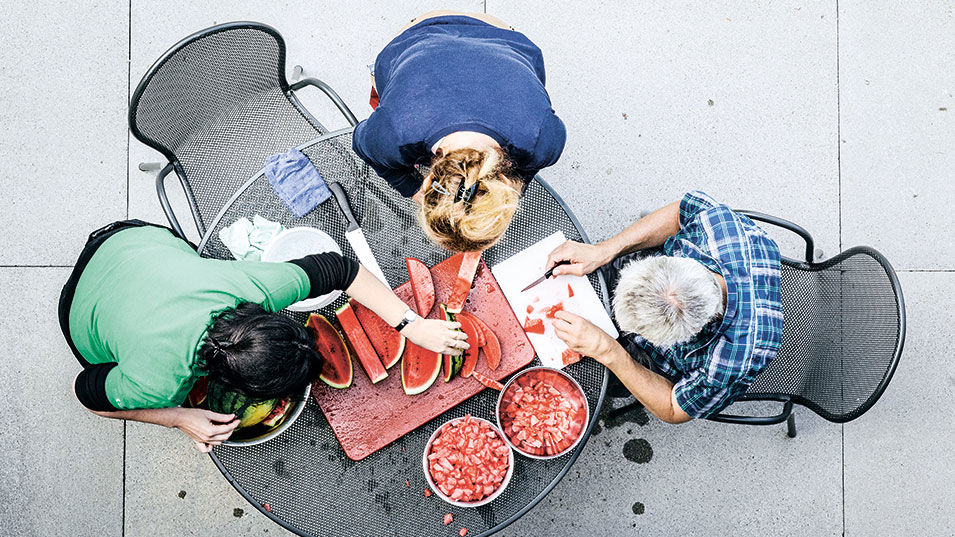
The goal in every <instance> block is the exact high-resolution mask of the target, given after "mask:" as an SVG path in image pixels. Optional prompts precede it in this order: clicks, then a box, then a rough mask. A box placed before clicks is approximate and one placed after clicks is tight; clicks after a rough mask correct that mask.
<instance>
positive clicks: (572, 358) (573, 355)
mask: <svg viewBox="0 0 955 537" xmlns="http://www.w3.org/2000/svg"><path fill="white" fill-rule="evenodd" d="M581 358H582V356H581V355H580V353H579V352H577V351H574V350H572V349H564V352H563V353H562V354H561V355H560V359H561V362H563V363H564V365H570V364H576V363H577V362H579V361H580V359H581Z"/></svg>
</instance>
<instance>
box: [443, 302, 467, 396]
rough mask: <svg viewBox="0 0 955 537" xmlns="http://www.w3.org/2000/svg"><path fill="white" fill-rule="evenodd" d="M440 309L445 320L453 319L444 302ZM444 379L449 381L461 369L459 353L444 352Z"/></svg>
mask: <svg viewBox="0 0 955 537" xmlns="http://www.w3.org/2000/svg"><path fill="white" fill-rule="evenodd" d="M441 311H442V312H443V313H444V320H445V321H454V320H455V318H454V315H452V314H450V313H448V310H447V309H445V307H444V304H441ZM442 356H443V358H444V369H443V374H444V381H445V382H451V379H452V378H454V376H455V375H457V374H458V372H459V371H461V368H462V367H463V365H464V356H463V355H461V354H444V355H442Z"/></svg>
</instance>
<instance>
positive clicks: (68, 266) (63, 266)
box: [0, 265, 73, 268]
mask: <svg viewBox="0 0 955 537" xmlns="http://www.w3.org/2000/svg"><path fill="white" fill-rule="evenodd" d="M0 268H73V265H0Z"/></svg>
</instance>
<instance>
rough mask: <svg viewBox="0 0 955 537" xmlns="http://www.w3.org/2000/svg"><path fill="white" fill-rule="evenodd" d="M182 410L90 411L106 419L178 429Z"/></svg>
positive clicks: (176, 408)
mask: <svg viewBox="0 0 955 537" xmlns="http://www.w3.org/2000/svg"><path fill="white" fill-rule="evenodd" d="M181 410H182V409H181V408H178V407H174V408H143V409H137V410H117V411H114V412H98V411H96V410H90V412H92V413H93V414H96V415H97V416H102V417H104V418H113V419H117V420H130V421H138V422H142V423H152V424H155V425H162V426H163V427H176V426H177V425H178V424H179V417H180V416H179V414H180V411H181Z"/></svg>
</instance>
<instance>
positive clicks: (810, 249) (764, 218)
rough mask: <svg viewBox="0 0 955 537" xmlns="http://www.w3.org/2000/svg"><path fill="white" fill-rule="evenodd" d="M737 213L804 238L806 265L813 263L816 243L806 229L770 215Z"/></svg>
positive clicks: (745, 211)
mask: <svg viewBox="0 0 955 537" xmlns="http://www.w3.org/2000/svg"><path fill="white" fill-rule="evenodd" d="M736 212H738V213H740V214H744V215H746V216H748V217H750V218H751V219H753V220H758V221H760V222H766V223H767V224H772V225H774V226H778V227H781V228H783V229H788V230H789V231H792V232H793V233H795V234H796V235H799V236H800V237H802V238H803V240H804V241H806V263H812V260H813V254H814V252H815V249H816V248H815V242H814V241H813V240H812V235H810V234H809V232H808V231H806V229H805V228H804V227H802V226H800V225H797V224H794V223H792V222H790V221H789V220H784V219H782V218H778V217H775V216H772V215H768V214H765V213H760V212H757V211H747V210H745V209H739V210H737V211H736Z"/></svg>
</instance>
